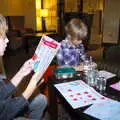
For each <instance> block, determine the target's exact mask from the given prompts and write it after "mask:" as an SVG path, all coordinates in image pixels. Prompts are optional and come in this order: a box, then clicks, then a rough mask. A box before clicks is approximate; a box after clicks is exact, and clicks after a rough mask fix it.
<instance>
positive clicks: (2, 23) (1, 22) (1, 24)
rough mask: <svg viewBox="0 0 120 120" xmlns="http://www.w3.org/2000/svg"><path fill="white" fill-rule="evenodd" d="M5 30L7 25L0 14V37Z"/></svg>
mask: <svg viewBox="0 0 120 120" xmlns="http://www.w3.org/2000/svg"><path fill="white" fill-rule="evenodd" d="M7 30H8V25H7V23H6V19H5V17H4V16H3V15H1V14H0V37H2V36H4V35H5V34H6V31H7Z"/></svg>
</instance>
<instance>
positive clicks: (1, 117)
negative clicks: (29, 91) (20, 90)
mask: <svg viewBox="0 0 120 120" xmlns="http://www.w3.org/2000/svg"><path fill="white" fill-rule="evenodd" d="M15 91H16V88H15V87H14V86H13V85H12V84H11V83H5V82H4V81H3V80H0V120H12V119H14V117H15V116H16V115H17V114H18V112H19V111H21V110H22V109H23V108H24V107H25V106H27V105H28V102H27V100H25V98H24V97H23V96H19V97H14V98H13V97H12V95H13V93H14V92H15Z"/></svg>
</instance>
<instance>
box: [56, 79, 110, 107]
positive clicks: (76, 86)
mask: <svg viewBox="0 0 120 120" xmlns="http://www.w3.org/2000/svg"><path fill="white" fill-rule="evenodd" d="M55 87H56V88H57V90H58V91H59V92H60V93H61V94H62V95H63V96H64V98H65V99H66V100H67V102H68V103H69V104H70V105H71V106H72V107H73V108H74V109H76V108H80V107H84V106H87V105H90V104H94V103H100V102H103V101H105V100H108V98H106V97H104V96H103V95H101V94H99V93H98V92H97V91H95V89H93V88H92V87H90V86H88V85H87V84H86V83H85V82H83V81H82V80H76V81H72V82H66V83H60V84H55Z"/></svg>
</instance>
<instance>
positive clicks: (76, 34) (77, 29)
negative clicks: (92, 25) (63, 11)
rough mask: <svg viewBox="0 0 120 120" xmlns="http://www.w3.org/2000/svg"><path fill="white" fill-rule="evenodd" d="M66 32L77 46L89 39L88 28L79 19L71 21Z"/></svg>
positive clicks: (66, 27)
mask: <svg viewBox="0 0 120 120" xmlns="http://www.w3.org/2000/svg"><path fill="white" fill-rule="evenodd" d="M65 31H66V35H67V38H68V39H69V40H71V42H73V44H74V42H75V44H80V43H82V40H84V39H85V38H86V37H87V33H88V30H87V26H86V25H85V24H84V22H83V21H82V20H80V19H79V18H73V19H71V20H70V21H69V22H68V23H67V25H66V26H65Z"/></svg>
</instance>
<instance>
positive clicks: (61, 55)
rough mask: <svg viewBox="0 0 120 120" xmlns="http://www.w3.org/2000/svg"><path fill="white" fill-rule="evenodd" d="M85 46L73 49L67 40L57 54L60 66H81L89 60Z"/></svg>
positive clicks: (80, 45)
mask: <svg viewBox="0 0 120 120" xmlns="http://www.w3.org/2000/svg"><path fill="white" fill-rule="evenodd" d="M87 57H88V56H87V54H86V53H85V49H84V46H83V44H79V45H78V46H77V47H73V46H72V44H71V42H70V41H69V40H67V39H65V40H63V41H62V42H61V46H60V49H59V50H58V53H57V62H58V65H79V64H80V63H81V62H82V61H84V60H85V59H86V58H87Z"/></svg>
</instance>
